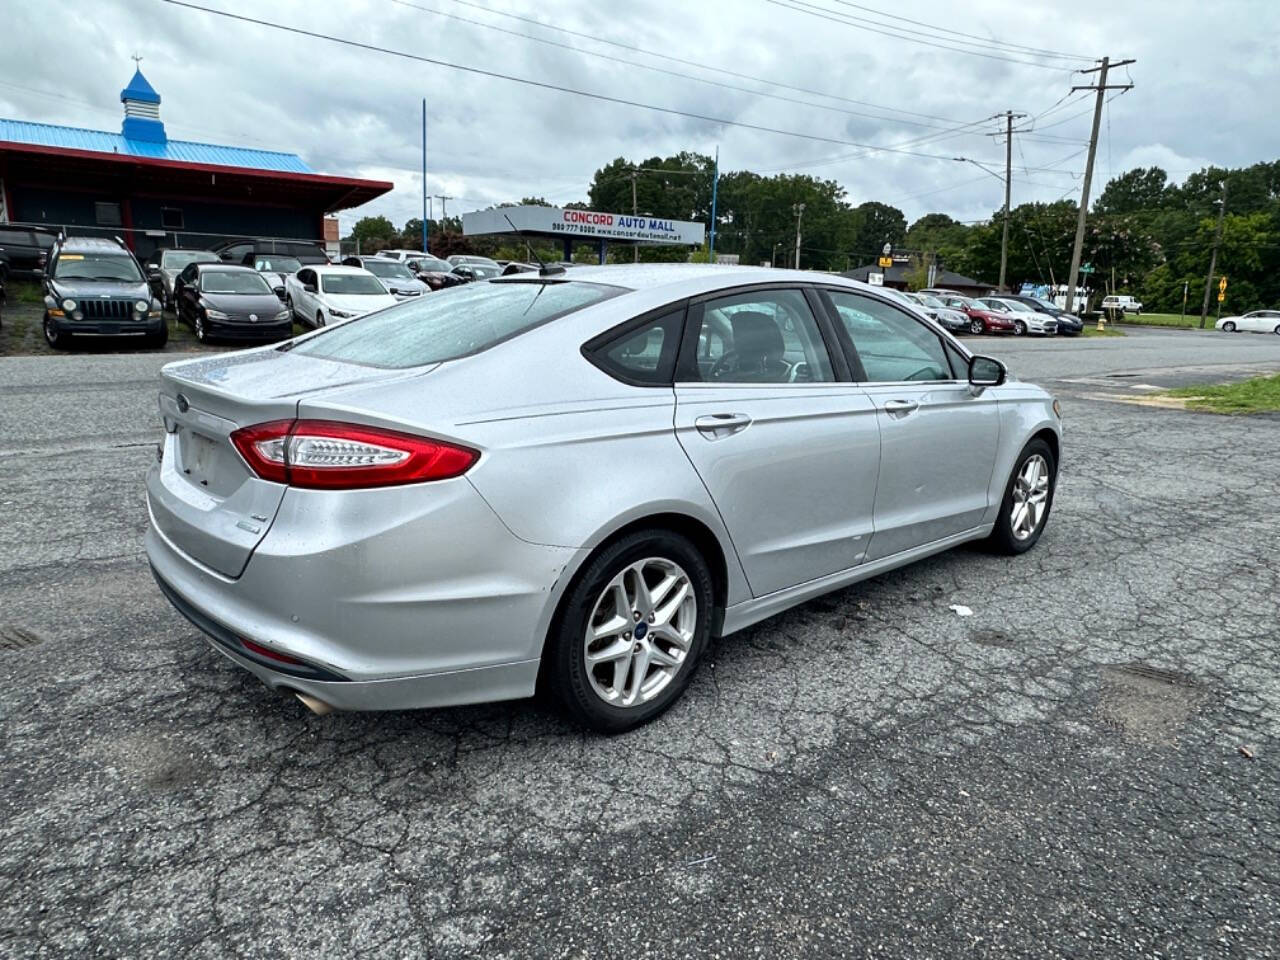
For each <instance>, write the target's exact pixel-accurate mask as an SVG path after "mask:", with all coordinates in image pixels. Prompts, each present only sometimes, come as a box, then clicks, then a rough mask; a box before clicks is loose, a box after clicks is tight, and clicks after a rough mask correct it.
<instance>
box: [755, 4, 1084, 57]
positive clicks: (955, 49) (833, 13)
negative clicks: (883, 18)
mask: <svg viewBox="0 0 1280 960" xmlns="http://www.w3.org/2000/svg"><path fill="white" fill-rule="evenodd" d="M765 3H770V4H773V5H774V6H775V7H782V8H783V9H786V10H794V11H796V12H797V13H805V14H808V15H809V16H811V17H817V18H818V19H820V20H828V21H830V22H831V23H839V24H841V25H843V26H846V27H851V28H853V29H855V30H866V31H868V32H870V33H877V34H880V35H881V36H885V37H893V38H894V39H895V40H907V41H909V42H911V43H920V44H924V45H925V46H926V47H936V48H937V49H939V50H947V51H949V52H951V53H961V54H964V55H965V56H969V57H983V58H984V59H987V60H1003V61H1004V62H1006V63H1018V64H1022V65H1023V66H1027V67H1039V68H1040V69H1042V70H1054V71H1057V72H1060V73H1061V72H1066V68H1065V67H1063V66H1058V65H1053V64H1048V63H1040V62H1038V61H1035V60H1020V59H1017V58H1015V57H1005V56H1001V55H1000V54H997V53H984V52H982V51H981V50H967V49H965V48H964V47H959V46H951V45H948V44H944V43H937V42H934V41H932V40H922V39H918V38H915V37H910V36H905V35H903V34H902V33H895V32H891V31H889V30H882V29H879V28H877V27H872V26H865V25H863V24H862V23H857V22H854V21H855V19H862V18H853V17H850V16H849V14H844V13H840V12H839V11H838V10H830V9H828V8H826V7H819V6H815V5H814V4H811V3H806V2H805V0H765Z"/></svg>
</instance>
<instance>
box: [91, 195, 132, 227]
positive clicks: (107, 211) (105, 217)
mask: <svg viewBox="0 0 1280 960" xmlns="http://www.w3.org/2000/svg"><path fill="white" fill-rule="evenodd" d="M93 219H94V222H96V223H97V224H98V226H100V227H118V226H121V225H122V224H123V222H124V221H123V220H121V219H120V204H118V203H109V202H106V201H99V202H97V203H95V204H94V205H93Z"/></svg>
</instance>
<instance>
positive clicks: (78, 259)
mask: <svg viewBox="0 0 1280 960" xmlns="http://www.w3.org/2000/svg"><path fill="white" fill-rule="evenodd" d="M53 275H54V277H56V278H57V279H59V280H136V281H141V280H142V274H141V273H140V272H139V271H138V265H137V264H136V263H134V262H133V257H130V256H129V255H127V254H123V253H64V254H61V255H60V256H59V257H58V265H57V266H56V267H54V269H53Z"/></svg>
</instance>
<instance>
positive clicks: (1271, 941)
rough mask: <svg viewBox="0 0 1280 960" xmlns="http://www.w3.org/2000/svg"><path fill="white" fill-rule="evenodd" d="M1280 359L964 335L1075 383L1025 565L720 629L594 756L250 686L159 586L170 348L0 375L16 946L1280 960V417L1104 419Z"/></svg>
mask: <svg viewBox="0 0 1280 960" xmlns="http://www.w3.org/2000/svg"><path fill="white" fill-rule="evenodd" d="M1272 339H1275V340H1280V338H1271V339H1268V338H1261V337H1246V336H1243V335H1241V336H1238V337H1235V338H1223V337H1218V338H1213V337H1211V336H1207V335H1206V336H1201V335H1197V334H1189V333H1141V332H1135V333H1134V334H1133V335H1131V336H1129V337H1126V338H1125V339H1124V340H1119V339H1115V340H1088V341H1078V342H1071V341H1061V340H1059V341H1054V342H1023V341H1017V342H1010V341H1000V342H990V341H978V343H979V344H980V347H979V349H985V350H988V351H990V352H995V353H997V354H998V355H1000V356H1002V357H1005V358H1006V359H1007V360H1009V362H1010V364H1011V366H1012V368H1013V369H1014V371H1015V372H1017V373H1020V374H1021V375H1023V376H1024V377H1026V378H1027V379H1034V380H1039V381H1041V382H1044V383H1046V384H1047V385H1049V386H1050V387H1051V388H1052V389H1054V390H1055V391H1057V392H1058V393H1059V395H1060V396H1061V397H1062V398H1063V405H1064V409H1065V417H1066V419H1065V423H1066V439H1065V451H1066V459H1065V463H1064V465H1063V470H1064V472H1063V476H1062V482H1061V485H1060V487H1059V490H1058V495H1057V501H1056V503H1055V505H1054V510H1053V515H1052V517H1051V520H1050V523H1049V526H1048V529H1047V532H1046V534H1045V536H1044V538H1043V539H1042V540H1041V542H1040V544H1039V545H1038V546H1037V547H1036V549H1035V550H1034V551H1032V552H1031V553H1030V554H1028V555H1026V556H1025V557H1022V558H1019V559H1006V558H999V557H993V556H989V555H986V554H984V553H982V552H981V551H979V550H976V549H959V550H955V551H952V552H950V553H947V554H944V555H941V556H938V557H935V558H933V559H931V560H928V561H925V562H922V563H918V564H916V565H914V566H912V567H909V568H906V569H904V570H901V571H898V572H896V573H892V574H889V575H886V576H882V577H879V578H877V579H875V580H872V581H869V582H867V583H864V584H861V585H858V586H855V587H852V588H850V589H847V590H844V591H842V592H839V593H837V594H834V595H831V596H828V597H825V598H823V599H820V600H817V601H814V602H811V603H808V604H806V605H804V606H802V607H799V608H797V609H795V610H793V611H791V612H789V613H786V614H784V615H782V616H779V617H776V618H774V619H772V620H769V621H767V622H765V623H762V624H760V625H758V626H756V627H754V628H752V629H750V630H748V631H745V632H744V633H741V634H738V635H736V636H733V637H730V638H727V639H725V640H723V641H721V642H719V643H718V644H717V645H716V646H715V647H714V648H713V649H712V651H711V653H710V656H709V657H708V659H707V660H705V661H704V662H703V664H702V666H701V668H700V670H699V673H698V675H697V677H696V679H695V681H694V683H693V684H692V686H691V688H690V690H689V692H688V695H687V696H686V698H685V699H684V700H683V701H682V702H681V703H680V704H678V705H677V706H676V707H675V708H674V709H673V710H671V711H670V712H669V713H668V714H667V715H666V716H664V717H663V718H661V719H660V720H659V721H657V722H655V723H653V724H651V725H649V726H648V727H645V728H643V729H641V730H639V731H636V732H634V733H631V734H628V735H625V736H621V737H616V738H612V739H603V738H599V737H595V736H588V735H584V734H583V733H581V732H580V731H578V730H576V729H574V728H573V727H571V726H569V725H568V724H567V723H566V721H564V720H563V719H562V718H561V717H560V716H559V715H558V714H557V713H556V712H555V711H554V710H552V709H550V708H548V707H546V706H544V705H541V704H539V703H537V702H534V701H522V702H515V703H505V704H493V705H487V706H481V707H470V708H462V709H451V710H438V711H422V712H415V713H394V714H382V715H378V714H335V715H331V716H328V717H324V718H318V717H314V716H312V715H310V714H309V713H307V712H306V711H305V710H304V709H303V708H302V707H301V706H300V705H298V704H297V703H295V702H292V701H289V700H286V699H283V698H281V697H278V696H273V695H271V694H269V693H268V692H267V691H266V690H265V688H263V687H262V686H261V685H259V684H258V682H257V681H256V680H254V679H253V678H252V677H251V676H250V675H249V674H248V673H246V672H244V671H242V670H240V669H238V668H236V667H234V666H233V665H231V664H230V663H229V662H227V661H226V660H225V659H224V658H222V657H221V656H220V655H218V654H216V653H214V652H213V651H212V650H210V648H209V647H208V646H207V644H206V643H205V642H204V641H203V640H202V639H201V637H200V636H199V635H198V634H197V632H196V631H195V630H194V629H193V628H192V627H191V626H189V625H188V624H187V623H186V621H184V620H182V619H181V618H180V617H179V616H178V615H177V614H176V613H175V612H174V611H173V610H171V609H170V608H169V606H168V604H167V603H166V602H165V601H164V599H163V598H162V597H161V596H160V594H159V593H158V591H157V590H156V588H155V587H154V585H153V583H152V581H151V578H150V576H149V573H148V570H147V565H146V561H145V558H144V556H143V554H142V533H143V530H144V525H145V522H146V511H145V507H144V500H143V490H142V476H143V473H144V470H145V468H146V465H147V463H148V460H149V458H150V457H151V456H152V446H153V444H154V441H155V439H156V436H157V434H158V432H159V426H158V422H157V419H156V414H155V402H154V383H153V378H154V373H155V370H156V369H157V368H158V366H159V364H160V362H161V358H157V357H151V356H147V355H124V354H122V355H97V356H87V357H86V356H61V357H34V358H11V359H3V360H0V730H2V735H0V744H2V746H0V784H2V786H0V954H2V955H3V956H6V957H46V956H47V957H83V956H97V955H104V956H120V957H125V956H127V957H147V956H182V957H184V958H192V960H194V958H203V957H225V956H233V955H239V956H255V957H308V958H312V957H345V956H369V957H390V956H397V957H426V956H430V957H463V956H484V957H510V958H516V957H520V958H523V957H570V958H578V957H581V958H595V957H650V956H651V957H677V956H720V957H752V956H763V957H804V958H811V957H826V956H830V957H844V956H876V957H911V958H920V957H958V956H976V957H988V956H990V957H996V956H1019V957H1183V956H1185V957H1193V956H1194V957H1242V958H1246V957H1247V958H1258V957H1272V956H1277V955H1280V762H1278V761H1280V716H1278V714H1277V708H1278V706H1280V627H1278V626H1277V624H1278V623H1280V600H1278V599H1277V588H1278V587H1280V583H1278V579H1280V571H1278V569H1277V568H1278V564H1277V561H1276V547H1277V543H1280V512H1278V511H1277V509H1276V504H1277V503H1280V471H1278V470H1277V454H1276V451H1277V448H1278V446H1280V445H1278V443H1277V441H1278V440H1280V420H1278V419H1276V418H1274V417H1272V418H1268V417H1257V418H1224V417H1217V416H1211V415H1206V414H1194V413H1184V412H1180V411H1174V410H1164V409H1151V408H1145V407H1140V406H1135V405H1130V404H1126V403H1121V402H1115V401H1114V399H1113V396H1114V395H1117V394H1120V393H1123V391H1125V390H1131V391H1133V392H1139V391H1138V390H1137V388H1136V387H1135V386H1133V385H1138V386H1142V387H1143V388H1144V389H1145V387H1146V386H1151V385H1160V384H1162V383H1166V382H1175V381H1178V380H1179V379H1186V378H1187V377H1188V376H1189V374H1188V373H1187V371H1188V370H1193V371H1201V372H1199V373H1195V376H1196V377H1198V378H1199V379H1205V378H1206V374H1205V372H1206V371H1207V374H1209V375H1212V376H1233V375H1241V374H1243V373H1247V372H1257V371H1259V370H1262V369H1272V370H1278V369H1280V342H1277V343H1273V342H1271V340H1272ZM971 342H972V341H971ZM1117 372H1118V373H1125V372H1132V373H1134V374H1135V376H1132V377H1128V378H1124V377H1120V378H1115V379H1116V380H1117V382H1118V383H1120V384H1121V385H1120V386H1117V387H1116V388H1115V389H1106V390H1104V389H1103V388H1102V387H1100V386H1099V383H1107V382H1108V380H1107V378H1108V377H1109V375H1110V374H1113V373H1117ZM1126 384H1130V385H1126ZM1100 396H1106V397H1112V399H1099V397H1100ZM951 604H964V605H967V606H969V607H971V608H972V609H973V611H974V612H973V615H972V616H971V617H960V616H958V615H957V614H956V613H954V612H952V611H951V610H950V609H949V606H950V605H951ZM33 643H34V644H35V645H31V644H33ZM1242 747H1243V748H1245V751H1243V752H1242V750H1241V748H1242ZM1246 753H1249V754H1252V758H1250V757H1249V756H1246Z"/></svg>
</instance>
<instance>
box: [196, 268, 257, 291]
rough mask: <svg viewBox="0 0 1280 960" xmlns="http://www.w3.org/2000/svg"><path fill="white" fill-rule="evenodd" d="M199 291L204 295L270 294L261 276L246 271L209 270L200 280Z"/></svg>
mask: <svg viewBox="0 0 1280 960" xmlns="http://www.w3.org/2000/svg"><path fill="white" fill-rule="evenodd" d="M200 289H201V290H202V291H204V292H205V293H232V294H245V295H248V294H255V293H256V294H262V293H271V288H270V287H269V286H267V281H265V280H263V279H262V274H260V273H250V272H249V271H248V270H235V271H231V270H210V271H208V272H207V273H205V275H204V276H203V277H201V278H200Z"/></svg>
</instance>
